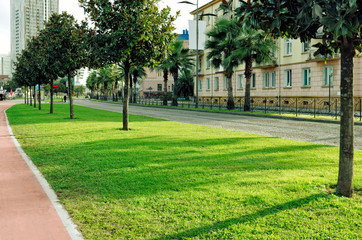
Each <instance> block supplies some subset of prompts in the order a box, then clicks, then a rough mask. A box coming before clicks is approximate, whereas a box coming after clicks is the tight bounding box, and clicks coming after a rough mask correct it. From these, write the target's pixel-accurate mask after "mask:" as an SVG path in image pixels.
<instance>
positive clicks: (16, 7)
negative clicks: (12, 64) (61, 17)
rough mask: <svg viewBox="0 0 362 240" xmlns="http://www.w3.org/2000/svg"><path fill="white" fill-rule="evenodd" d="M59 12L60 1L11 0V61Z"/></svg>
mask: <svg viewBox="0 0 362 240" xmlns="http://www.w3.org/2000/svg"><path fill="white" fill-rule="evenodd" d="M58 12H59V0H11V12H10V19H11V20H10V24H11V60H12V61H15V60H16V56H17V55H18V54H20V53H21V51H22V50H23V49H24V48H26V45H27V41H29V40H31V38H32V37H34V36H36V35H37V34H38V33H39V31H40V30H41V29H43V27H44V22H45V21H47V20H48V19H49V17H50V16H51V14H52V13H58Z"/></svg>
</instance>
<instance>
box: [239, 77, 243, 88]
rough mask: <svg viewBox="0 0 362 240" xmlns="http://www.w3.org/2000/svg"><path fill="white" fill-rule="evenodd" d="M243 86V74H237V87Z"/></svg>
mask: <svg viewBox="0 0 362 240" xmlns="http://www.w3.org/2000/svg"><path fill="white" fill-rule="evenodd" d="M242 88H243V75H241V74H239V75H238V89H242Z"/></svg>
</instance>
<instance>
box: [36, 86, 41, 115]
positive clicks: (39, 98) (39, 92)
mask: <svg viewBox="0 0 362 240" xmlns="http://www.w3.org/2000/svg"><path fill="white" fill-rule="evenodd" d="M38 95H39V97H38V96H37V98H38V101H39V110H41V91H40V82H39V84H38Z"/></svg>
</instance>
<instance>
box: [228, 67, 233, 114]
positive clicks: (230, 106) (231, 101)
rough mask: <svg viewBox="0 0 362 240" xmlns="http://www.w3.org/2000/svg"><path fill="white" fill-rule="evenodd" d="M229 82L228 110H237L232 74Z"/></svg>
mask: <svg viewBox="0 0 362 240" xmlns="http://www.w3.org/2000/svg"><path fill="white" fill-rule="evenodd" d="M227 81H228V102H227V109H229V110H233V109H235V103H234V96H233V82H232V74H231V76H228V77H227Z"/></svg>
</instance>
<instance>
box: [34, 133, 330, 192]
mask: <svg viewBox="0 0 362 240" xmlns="http://www.w3.org/2000/svg"><path fill="white" fill-rule="evenodd" d="M254 141H272V138H268V137H258V138H255V137H254V138H253V137H250V138H248V137H245V138H215V139H204V140H188V141H187V142H180V139H177V138H167V139H165V138H164V136H163V138H162V137H159V138H157V137H155V136H154V137H148V138H129V139H122V140H121V139H112V140H107V141H90V142H84V143H82V144H77V145H72V146H68V145H66V146H63V147H59V148H58V149H57V150H56V152H55V153H53V154H52V155H51V156H48V157H47V158H43V159H46V160H44V162H43V163H39V164H40V165H42V164H44V165H48V164H51V165H53V166H55V168H52V169H53V170H52V171H53V172H48V173H47V174H50V175H52V176H53V178H54V181H55V182H57V181H61V182H63V183H66V182H67V184H69V186H68V187H70V188H69V189H68V190H66V188H68V187H66V185H67V184H65V185H64V184H63V187H64V189H65V190H66V191H72V193H71V194H75V195H77V194H92V195H96V196H99V197H107V198H108V197H111V198H114V199H118V198H127V197H133V196H135V195H154V194H157V193H159V192H163V191H183V190H188V189H192V188H197V187H200V186H208V185H212V184H215V183H216V184H221V183H223V182H224V181H229V179H227V178H225V175H228V174H233V173H235V172H236V173H237V172H240V173H243V172H252V171H256V172H259V171H263V170H295V169H300V170H302V169H312V168H316V169H317V168H320V167H322V166H323V165H324V164H325V163H324V162H323V161H315V159H310V160H305V161H300V159H293V157H292V155H293V153H294V152H296V151H297V152H300V153H301V154H303V155H304V156H307V153H308V152H309V151H313V150H315V149H319V148H325V146H323V145H318V144H302V145H294V146H285V145H273V146H272V147H263V146H260V147H256V148H255V147H254V148H251V146H250V145H253V143H254ZM220 147H222V148H221V149H219V151H214V152H210V151H209V150H211V149H218V148H220ZM235 147H240V148H237V149H235V150H230V149H229V150H228V148H235ZM67 152H69V153H73V154H72V155H64V153H67ZM275 153H278V155H277V156H273V155H274V154H275ZM35 160H36V158H35ZM59 168H62V169H67V172H68V173H65V172H61V171H57V170H56V169H59ZM69 172H70V174H69ZM74 186H77V187H75V188H73V187H74Z"/></svg>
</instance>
